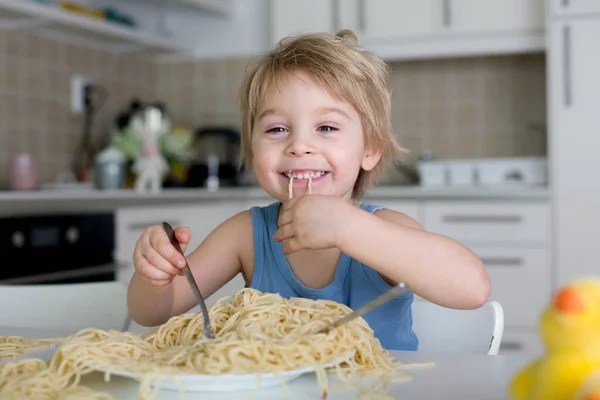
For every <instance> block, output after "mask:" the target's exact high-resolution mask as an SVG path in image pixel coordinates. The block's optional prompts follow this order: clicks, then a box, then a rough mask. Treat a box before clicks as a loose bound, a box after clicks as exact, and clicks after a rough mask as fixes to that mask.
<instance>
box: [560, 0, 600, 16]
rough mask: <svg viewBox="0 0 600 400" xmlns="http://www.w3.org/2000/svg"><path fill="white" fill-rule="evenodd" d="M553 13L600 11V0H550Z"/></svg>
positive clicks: (567, 13)
mask: <svg viewBox="0 0 600 400" xmlns="http://www.w3.org/2000/svg"><path fill="white" fill-rule="evenodd" d="M550 2H551V7H552V14H553V15H575V14H591V13H600V0H550Z"/></svg>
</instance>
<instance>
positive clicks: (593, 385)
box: [573, 369, 600, 400]
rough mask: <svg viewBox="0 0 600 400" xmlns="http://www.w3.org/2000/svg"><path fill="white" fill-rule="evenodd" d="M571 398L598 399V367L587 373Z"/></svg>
mask: <svg viewBox="0 0 600 400" xmlns="http://www.w3.org/2000/svg"><path fill="white" fill-rule="evenodd" d="M573 400H600V369H599V370H597V371H594V372H593V373H591V374H590V375H589V377H588V378H587V379H586V380H585V382H584V383H583V385H582V386H581V388H580V390H579V392H578V393H577V395H576V396H575V398H574V399H573Z"/></svg>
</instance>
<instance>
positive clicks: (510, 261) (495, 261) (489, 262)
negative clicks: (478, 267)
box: [481, 257, 523, 267]
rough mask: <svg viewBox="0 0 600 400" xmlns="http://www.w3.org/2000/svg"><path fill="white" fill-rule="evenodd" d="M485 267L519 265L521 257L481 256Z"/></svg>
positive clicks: (521, 260) (521, 263) (521, 261)
mask: <svg viewBox="0 0 600 400" xmlns="http://www.w3.org/2000/svg"><path fill="white" fill-rule="evenodd" d="M481 262H482V263H483V265H485V266H486V267H520V266H521V265H523V259H522V258H518V257H481Z"/></svg>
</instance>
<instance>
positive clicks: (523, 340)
mask: <svg viewBox="0 0 600 400" xmlns="http://www.w3.org/2000/svg"><path fill="white" fill-rule="evenodd" d="M498 354H499V355H519V356H526V357H527V358H528V359H530V360H533V359H534V358H537V357H540V356H542V355H543V354H544V344H543V342H542V339H541V338H540V336H539V334H538V333H537V331H536V330H533V329H532V330H527V331H514V330H511V329H505V330H504V334H503V335H502V342H501V343H500V349H499V350H498Z"/></svg>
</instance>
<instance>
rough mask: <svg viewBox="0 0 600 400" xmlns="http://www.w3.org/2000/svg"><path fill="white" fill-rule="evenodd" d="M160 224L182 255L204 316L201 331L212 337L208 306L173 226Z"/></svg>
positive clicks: (187, 275)
mask: <svg viewBox="0 0 600 400" xmlns="http://www.w3.org/2000/svg"><path fill="white" fill-rule="evenodd" d="M162 226H163V229H164V230H165V232H166V233H167V236H169V240H170V241H171V244H172V245H173V246H174V247H175V248H176V249H177V251H178V252H180V253H181V255H182V256H183V259H184V261H185V267H183V273H184V275H185V277H186V279H187V281H188V283H189V284H190V286H191V288H192V292H194V295H195V296H196V300H197V301H198V305H199V306H200V309H201V310H202V316H203V317H204V321H203V322H204V329H203V330H202V333H203V335H204V336H205V337H207V338H209V339H214V338H215V335H214V333H213V331H212V329H211V328H210V319H209V318H208V308H206V303H204V298H202V294H201V293H200V289H198V285H196V281H195V280H194V276H193V275H192V271H190V267H189V265H188V263H187V260H186V258H185V255H184V254H183V251H182V250H181V246H179V241H178V240H177V237H175V231H174V230H173V227H171V225H169V224H168V223H167V222H163V223H162Z"/></svg>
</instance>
